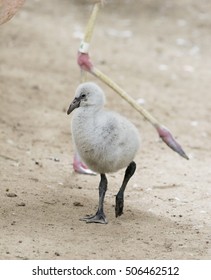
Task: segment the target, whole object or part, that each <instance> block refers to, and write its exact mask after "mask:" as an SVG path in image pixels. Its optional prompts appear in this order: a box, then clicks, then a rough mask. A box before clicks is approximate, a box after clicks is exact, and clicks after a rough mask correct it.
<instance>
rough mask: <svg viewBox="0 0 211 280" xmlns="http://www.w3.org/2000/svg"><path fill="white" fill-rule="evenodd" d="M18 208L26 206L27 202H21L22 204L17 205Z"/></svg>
mask: <svg viewBox="0 0 211 280" xmlns="http://www.w3.org/2000/svg"><path fill="white" fill-rule="evenodd" d="M17 206H26V203H25V202H20V203H17Z"/></svg>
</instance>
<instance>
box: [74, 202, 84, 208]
mask: <svg viewBox="0 0 211 280" xmlns="http://www.w3.org/2000/svg"><path fill="white" fill-rule="evenodd" d="M73 205H74V206H80V207H82V206H83V204H81V203H80V202H78V201H75V202H73Z"/></svg>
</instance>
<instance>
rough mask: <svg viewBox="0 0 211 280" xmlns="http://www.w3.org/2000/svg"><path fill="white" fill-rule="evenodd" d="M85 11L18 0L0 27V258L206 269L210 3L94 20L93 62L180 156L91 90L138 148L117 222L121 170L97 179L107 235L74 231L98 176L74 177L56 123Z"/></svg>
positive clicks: (157, 6)
mask: <svg viewBox="0 0 211 280" xmlns="http://www.w3.org/2000/svg"><path fill="white" fill-rule="evenodd" d="M91 7H92V6H91V5H90V4H89V3H88V1H70V0H69V1H68V0H61V1H56V0H46V1H38V0H36V1H35V0H34V1H26V3H25V5H24V8H23V9H22V10H21V11H20V12H19V13H18V14H17V15H16V16H15V17H14V18H13V19H12V20H11V21H10V22H8V23H6V24H5V25H2V26H1V27H0V110H1V111H0V137H1V141H0V174H1V182H0V184H1V195H0V215H1V219H0V258H1V259H210V257H211V238H210V233H211V218H210V217H211V216H210V212H211V202H210V198H211V192H210V185H211V141H210V140H211V128H210V124H211V98H210V97H211V83H210V81H211V80H210V77H211V76H210V74H211V72H210V69H211V59H210V57H211V48H210V42H211V37H210V28H211V18H210V9H211V3H210V2H209V1H207V0H202V1H197V0H184V1H176V0H174V1H167V0H163V1H161V0H159V1H158V0H152V1H147V0H143V1H133V0H131V1H120V0H118V1H112V2H110V3H109V4H107V5H106V6H105V7H104V8H103V10H102V11H101V13H100V15H99V18H98V20H97V26H96V29H95V33H94V37H93V41H92V45H91V50H90V54H91V57H92V60H93V62H94V63H95V64H96V66H98V67H99V68H100V69H101V70H102V71H104V72H105V73H107V74H109V75H110V76H111V77H112V78H113V79H114V80H115V81H116V82H117V83H118V84H119V85H121V86H122V87H123V88H124V89H125V90H126V91H127V92H128V93H129V94H130V95H131V96H133V97H134V98H135V99H141V100H142V102H144V104H143V106H144V107H145V108H146V109H147V110H149V111H150V112H151V113H152V114H153V115H154V116H156V117H157V118H158V119H159V120H160V122H162V123H163V124H165V125H166V126H167V127H169V128H170V130H171V131H172V132H173V134H174V135H175V136H176V138H177V140H178V141H179V142H180V143H181V144H182V146H183V148H184V150H185V151H186V153H187V154H188V155H189V157H190V160H189V161H187V160H185V159H183V158H181V157H179V156H178V155H177V154H176V153H174V152H173V151H171V150H170V149H169V148H168V147H167V146H165V144H163V143H162V142H161V141H160V140H159V139H158V135H157V133H156V131H155V130H154V128H153V127H152V126H151V125H150V124H149V123H148V122H146V121H145V120H144V119H143V117H142V116H141V115H139V114H138V113H137V112H136V111H134V110H133V109H132V108H131V107H130V105H128V104H127V103H126V102H125V101H124V100H122V99H121V98H120V97H119V96H118V95H117V94H116V93H114V92H112V91H111V90H110V89H108V88H107V87H106V86H105V85H103V84H102V83H99V85H101V86H102V87H103V89H104V90H105V91H106V95H107V108H109V109H112V110H115V111H117V112H120V113H122V114H123V115H124V116H126V117H128V118H129V119H130V120H131V121H132V122H133V123H134V124H135V125H136V126H137V127H138V129H139V131H140V135H141V138H142V147H141V149H140V152H139V153H138V155H137V157H136V163H137V172H136V174H135V175H134V177H133V178H132V179H131V181H130V183H129V185H128V188H127V190H126V197H125V209H124V215H122V216H121V217H119V218H117V219H116V218H115V215H114V201H115V195H116V193H117V191H118V188H119V186H120V184H121V181H122V176H123V174H124V170H122V171H120V172H118V173H116V174H111V175H108V180H109V188H108V191H107V195H106V201H105V212H106V215H107V218H108V220H109V223H108V224H107V225H98V224H86V223H85V222H82V221H79V219H80V218H81V217H83V216H85V215H86V214H92V213H94V212H95V211H96V208H97V204H98V182H99V177H98V176H86V175H79V174H75V173H74V172H73V168H72V158H73V154H74V151H73V146H72V141H71V133H70V119H71V117H69V116H67V115H66V109H67V107H68V106H69V103H70V101H71V100H72V98H73V94H74V91H75V88H76V87H77V85H78V83H79V79H80V71H79V68H78V66H77V64H76V53H77V49H78V46H79V42H80V38H81V35H82V33H83V30H84V27H85V24H86V22H87V19H88V16H89V13H90V9H91ZM88 78H89V79H90V80H94V81H96V80H95V79H94V78H92V77H91V76H88Z"/></svg>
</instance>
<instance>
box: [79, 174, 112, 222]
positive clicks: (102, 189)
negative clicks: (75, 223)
mask: <svg viewBox="0 0 211 280" xmlns="http://www.w3.org/2000/svg"><path fill="white" fill-rule="evenodd" d="M100 176H101V180H100V184H99V206H98V210H97V213H96V214H95V215H93V216H87V217H85V218H83V219H81V220H82V221H86V222H87V223H101V224H107V220H106V216H105V214H104V210H103V203H104V198H105V193H106V190H107V185H108V181H107V178H106V176H105V174H100Z"/></svg>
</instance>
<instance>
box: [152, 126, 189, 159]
mask: <svg viewBox="0 0 211 280" xmlns="http://www.w3.org/2000/svg"><path fill="white" fill-rule="evenodd" d="M156 129H157V131H158V134H159V136H160V138H161V139H162V140H163V142H165V143H166V144H167V145H168V146H169V147H170V148H171V149H172V150H173V151H175V152H176V153H178V154H179V155H180V156H182V157H183V158H185V159H189V158H188V156H187V155H186V153H185V152H184V150H183V149H182V147H181V146H180V144H179V143H177V141H176V140H175V139H174V137H173V136H172V134H171V132H170V131H169V130H168V129H167V128H166V127H164V126H162V125H159V126H157V127H156Z"/></svg>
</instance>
